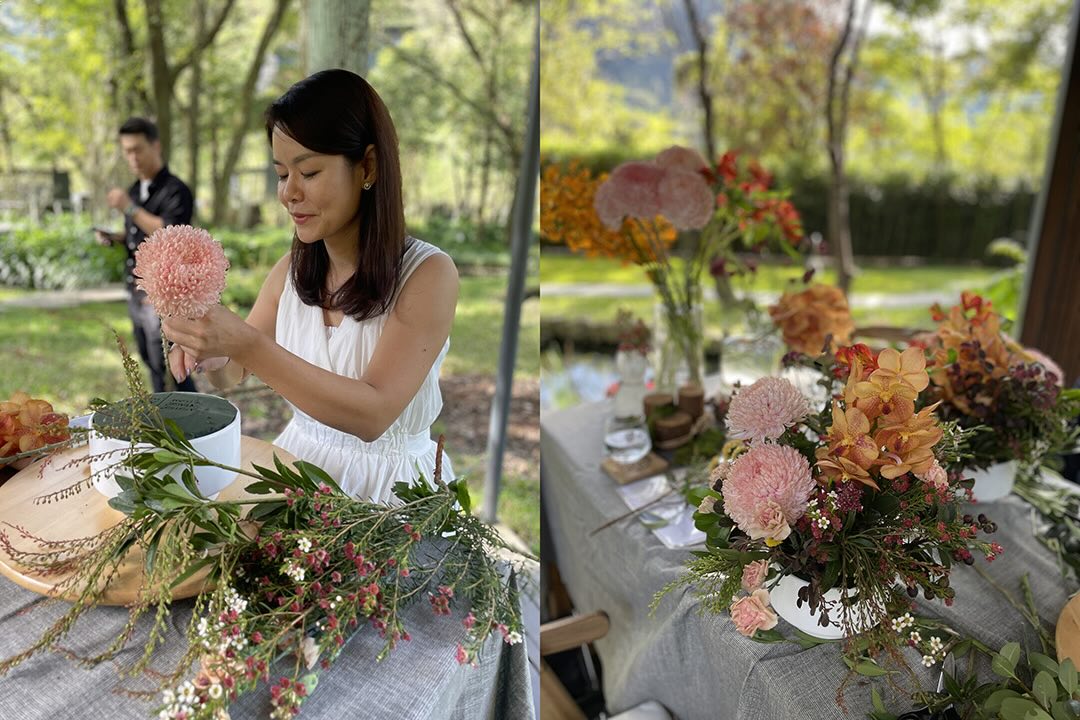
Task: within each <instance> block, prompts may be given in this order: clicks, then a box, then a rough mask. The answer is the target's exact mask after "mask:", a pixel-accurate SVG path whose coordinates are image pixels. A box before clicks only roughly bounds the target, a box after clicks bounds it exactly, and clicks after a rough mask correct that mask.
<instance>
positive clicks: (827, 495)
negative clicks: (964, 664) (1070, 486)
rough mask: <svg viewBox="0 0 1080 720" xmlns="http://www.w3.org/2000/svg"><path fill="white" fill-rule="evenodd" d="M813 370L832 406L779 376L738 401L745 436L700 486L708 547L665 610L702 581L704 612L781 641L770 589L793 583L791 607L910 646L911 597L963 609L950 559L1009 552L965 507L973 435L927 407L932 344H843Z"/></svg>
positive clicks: (699, 517) (731, 412)
mask: <svg viewBox="0 0 1080 720" xmlns="http://www.w3.org/2000/svg"><path fill="white" fill-rule="evenodd" d="M815 367H817V368H818V369H819V370H820V371H821V381H820V382H821V384H822V385H823V386H824V387H826V388H827V389H828V390H829V395H830V399H829V400H828V402H827V403H826V404H825V406H824V407H821V408H811V407H810V406H809V402H808V401H807V399H806V398H805V396H803V395H802V394H801V393H800V392H799V390H798V389H796V388H795V386H793V385H792V384H791V383H790V382H788V381H787V380H785V379H781V378H772V377H767V378H763V379H761V380H758V381H757V382H755V383H754V384H752V385H750V386H748V387H745V388H743V389H741V390H739V391H738V392H737V393H736V394H735V395H734V397H733V398H732V399H731V402H730V405H729V408H728V412H727V416H726V423H727V427H728V430H729V437H730V438H734V439H738V440H740V441H741V443H742V445H741V447H736V448H730V447H729V448H728V452H727V458H726V459H725V460H723V461H722V462H720V463H719V464H718V465H717V467H716V469H715V470H714V471H713V474H712V477H711V483H712V484H711V485H710V486H707V487H704V488H697V489H695V490H694V491H692V492H691V493H690V497H691V498H692V501H693V502H695V503H697V505H698V510H697V512H696V513H695V516H694V517H695V522H696V525H697V527H698V528H699V529H701V530H702V531H704V532H705V533H706V536H707V541H706V550H705V551H703V552H698V553H695V554H694V557H693V558H691V559H690V560H689V561H688V563H687V568H688V571H687V572H686V573H685V574H684V575H683V577H681V578H680V579H678V580H676V581H674V582H672V583H671V584H669V585H668V586H667V587H665V588H664V589H663V590H661V592H660V593H658V594H657V597H656V598H655V599H654V608H655V607H656V606H657V605H658V603H659V602H660V600H661V599H662V597H663V596H664V595H665V594H666V593H668V592H670V591H672V590H674V589H675V588H679V587H685V586H692V587H694V589H695V592H696V594H697V595H698V597H699V598H700V599H701V601H702V606H703V609H705V610H708V611H712V612H730V614H731V618H732V620H733V622H734V624H735V627H736V629H737V630H738V631H739V632H740V633H742V634H744V635H747V636H749V637H754V638H756V639H761V640H777V639H780V638H781V636H780V635H779V633H778V632H777V631H776V630H775V629H774V628H775V625H776V624H777V622H778V617H777V614H776V607H778V606H774V604H773V603H771V602H770V592H776V591H777V585H778V584H779V583H781V581H783V580H784V579H785V578H793V579H797V580H798V581H800V582H798V583H796V585H797V586H801V587H799V589H798V597H797V603H793V604H797V605H798V606H799V607H802V606H803V605H806V606H808V608H809V610H810V611H811V613H812V614H813V615H816V622H817V625H818V626H820V627H822V628H828V627H830V626H839V628H840V629H842V630H843V634H844V635H847V636H852V635H855V634H857V633H863V632H865V633H868V634H869V636H870V637H872V638H874V642H875V643H876V644H878V645H880V646H884V647H894V646H896V645H897V643H900V642H901V641H903V643H904V644H906V642H907V640H908V638H907V634H906V633H904V634H903V635H902V636H901V635H899V634H898V632H899V631H897V630H896V628H895V627H893V625H895V624H896V623H897V622H900V624H903V625H905V627H906V622H904V621H902V620H903V618H904V617H905V614H906V613H908V612H909V610H910V609H911V599H912V598H914V597H917V596H918V595H919V593H922V594H923V596H924V597H925V598H926V599H928V600H932V599H934V598H941V599H943V600H944V601H945V603H946V604H952V601H953V597H954V591H953V590H952V588H951V587H950V584H949V574H950V570H951V566H952V563H953V562H954V561H958V562H963V563H966V564H971V563H973V562H974V556H975V555H976V554H979V555H982V556H984V557H985V558H986V559H987V560H993V559H994V558H995V557H996V556H997V555H999V554H1000V553H1001V552H1002V548H1001V547H1000V546H999V545H997V544H996V543H991V542H987V541H985V540H983V539H980V538H979V537H978V534H979V533H980V532H982V533H990V532H993V531H994V530H996V526H994V524H993V523H992V522H991V521H990V520H989V519H988V518H986V517H985V516H983V515H980V516H979V517H978V518H973V517H971V516H969V515H964V514H963V513H962V512H961V510H960V504H961V502H962V501H963V500H965V499H966V498H967V496H968V488H970V485H971V481H969V480H962V479H961V477H960V476H959V475H958V474H956V473H949V472H947V471H946V469H945V468H947V467H950V466H951V465H952V463H953V462H954V461H955V459H956V456H957V454H958V453H959V451H960V450H959V447H960V444H961V442H962V440H963V432H962V431H960V430H958V429H957V427H956V425H955V423H942V422H940V421H939V419H938V418H937V416H936V415H935V411H936V409H937V406H936V405H928V406H926V407H923V408H922V409H921V410H918V411H916V403H917V400H918V398H919V395H920V393H921V392H922V391H923V390H924V389H925V388H926V387H927V386H928V384H929V377H928V374H927V372H926V361H925V357H924V355H923V351H922V350H920V349H918V348H909V349H907V350H905V351H904V352H903V353H901V352H898V351H896V350H893V349H885V350H882V351H881V352H880V353H877V354H874V353H872V352H870V351H869V349H868V348H865V346H861V347H857V348H853V349H848V348H845V349H841V351H840V352H838V353H837V355H836V356H824V357H823V358H821V359H819V360H817V361H816V365H815ZM789 585H790V584H789ZM902 629H903V628H901V630H902ZM800 637H801V638H803V639H806V638H807V636H805V635H802V636H800ZM811 640H812V639H811ZM931 657H936V656H935V655H934V654H931Z"/></svg>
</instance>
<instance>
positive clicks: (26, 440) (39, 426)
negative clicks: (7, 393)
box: [0, 391, 71, 465]
mask: <svg viewBox="0 0 1080 720" xmlns="http://www.w3.org/2000/svg"><path fill="white" fill-rule="evenodd" d="M67 425H68V416H67V415H65V414H63V413H58V412H55V411H54V410H53V406H52V405H51V404H50V403H49V402H47V401H45V400H41V399H37V398H32V397H30V395H29V394H27V393H25V392H21V391H20V392H16V393H14V394H13V395H12V396H11V397H10V398H8V399H7V400H5V401H3V402H0V465H4V464H7V463H9V462H10V463H14V462H18V461H20V460H29V459H30V458H31V457H32V456H33V455H34V454H36V453H37V452H38V451H40V450H41V449H42V448H43V447H45V446H47V445H52V444H54V443H60V442H63V441H65V440H67V439H69V438H70V437H71V432H70V431H69V430H68V426H67Z"/></svg>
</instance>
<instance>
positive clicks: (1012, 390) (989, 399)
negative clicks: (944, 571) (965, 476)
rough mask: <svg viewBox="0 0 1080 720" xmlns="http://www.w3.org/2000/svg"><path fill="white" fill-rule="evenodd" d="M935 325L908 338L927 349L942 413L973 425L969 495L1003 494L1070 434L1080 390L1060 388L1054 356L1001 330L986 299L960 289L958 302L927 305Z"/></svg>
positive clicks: (1067, 444) (1068, 443) (1067, 443)
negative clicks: (971, 491) (945, 305)
mask: <svg viewBox="0 0 1080 720" xmlns="http://www.w3.org/2000/svg"><path fill="white" fill-rule="evenodd" d="M931 313H932V315H933V318H934V320H935V321H936V322H938V323H939V325H938V328H937V330H936V331H935V332H934V333H933V334H930V335H924V336H921V337H919V338H916V341H915V343H916V344H917V345H919V346H921V347H925V348H927V349H928V350H929V352H930V354H931V362H930V380H931V383H932V393H933V396H934V398H936V399H940V401H941V403H942V404H941V413H942V416H943V417H945V418H948V419H953V420H956V422H957V423H959V425H960V426H961V427H964V428H976V427H978V426H982V427H983V430H982V431H981V432H976V433H973V434H972V436H971V437H970V439H969V440H968V443H967V450H968V452H967V455H968V458H967V459H966V461H965V463H964V465H965V466H966V467H965V469H967V470H969V471H975V473H974V474H975V477H976V484H975V488H974V491H975V495H976V497H977V498H978V499H980V500H993V499H996V498H998V497H1002V496H1004V495H1007V494H1008V493H1009V492H1010V490H1011V488H1012V485H1013V481H1014V478H1015V476H1016V474H1017V472H1018V471H1023V470H1026V469H1031V468H1034V467H1036V466H1038V465H1039V463H1040V462H1041V461H1042V459H1043V458H1044V457H1045V456H1046V455H1047V454H1048V453H1050V452H1053V451H1062V450H1067V449H1070V448H1071V447H1072V445H1073V444H1074V443H1075V440H1076V430H1075V429H1074V428H1073V427H1072V421H1073V420H1074V419H1075V418H1076V417H1077V415H1078V414H1080V391H1077V390H1065V389H1063V388H1062V381H1063V374H1062V372H1061V369H1060V368H1059V367H1058V366H1057V365H1056V364H1055V363H1054V361H1053V360H1051V359H1050V358H1048V357H1046V356H1045V355H1043V354H1042V353H1041V352H1039V351H1038V350H1035V349H1033V348H1026V347H1024V346H1023V345H1021V344H1020V343H1018V342H1017V341H1016V340H1014V339H1012V338H1011V337H1009V336H1008V335H1007V334H1006V333H1005V332H1004V331H1003V318H1001V317H1000V316H999V315H998V314H997V313H996V312H994V310H993V307H992V305H991V303H990V302H987V301H986V300H984V299H983V298H982V297H980V296H979V295H976V294H974V293H970V292H964V293H962V294H961V297H960V304H959V305H955V306H953V307H952V308H950V309H949V310H948V312H946V311H944V310H943V309H942V308H941V307H940V306H938V305H935V306H934V307H933V308H931Z"/></svg>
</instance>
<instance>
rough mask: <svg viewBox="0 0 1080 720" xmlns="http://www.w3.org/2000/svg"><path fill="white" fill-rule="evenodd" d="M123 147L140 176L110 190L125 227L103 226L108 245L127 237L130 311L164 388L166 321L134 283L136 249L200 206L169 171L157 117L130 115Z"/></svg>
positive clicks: (191, 387) (187, 219)
mask: <svg viewBox="0 0 1080 720" xmlns="http://www.w3.org/2000/svg"><path fill="white" fill-rule="evenodd" d="M120 147H121V148H122V150H123V152H124V158H125V159H126V160H127V163H128V167H130V168H131V171H132V172H133V173H134V174H135V177H136V180H135V183H134V184H132V186H131V187H130V188H128V189H127V190H122V189H120V188H113V189H112V190H110V191H109V193H108V195H107V196H106V199H105V200H106V202H107V203H108V204H109V207H111V208H114V209H116V210H119V211H120V212H122V213H124V232H123V233H122V234H121V233H104V232H100V231H99V232H98V233H97V239H98V242H100V243H102V244H104V245H113V244H116V243H121V242H122V243H124V247H125V248H126V249H127V254H128V257H127V264H126V267H125V273H124V275H125V280H126V281H127V289H128V316H129V317H130V318H131V324H132V329H133V330H134V332H135V343H136V345H138V347H139V355H140V356H141V357H142V359H143V362H145V363H146V364H147V365H148V366H149V368H150V378H151V381H152V382H153V386H154V392H161V391H163V390H164V389H165V372H166V370H165V358H164V356H163V355H162V352H161V324H160V320H159V318H158V316H157V314H156V313H155V312H154V308H153V306H152V305H150V303H149V302H147V300H146V293H144V292H142V291H141V290H137V289H136V288H135V277H134V275H133V274H132V273H133V271H134V269H135V250H136V249H138V247H139V245H140V244H141V243H142V241H143V240H145V239H146V236H147V235H150V234H151V233H153V232H154V231H155V230H157V229H159V228H162V227H165V226H166V225H188V224H190V223H191V215H192V212H193V211H194V208H195V200H194V198H193V197H192V195H191V190H190V189H189V188H188V186H187V185H185V184H184V182H183V181H182V180H180V178H178V177H176V176H175V175H173V174H172V173H170V172H169V167H168V165H166V164H165V163H164V161H163V160H162V156H161V142H160V141H159V140H158V129H157V126H156V125H154V123H152V122H150V121H149V120H145V119H143V118H131V119H130V120H128V121H127V122H125V123H124V124H123V125H121V126H120ZM176 389H177V390H182V391H187V392H195V383H193V382H192V381H191V378H190V377H188V378H185V379H184V382H182V383H179V385H178V386H177V388H176Z"/></svg>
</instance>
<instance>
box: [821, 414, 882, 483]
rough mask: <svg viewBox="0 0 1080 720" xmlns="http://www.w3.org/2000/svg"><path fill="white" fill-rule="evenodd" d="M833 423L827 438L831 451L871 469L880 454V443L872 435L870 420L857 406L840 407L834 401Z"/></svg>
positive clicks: (835, 454) (866, 468)
mask: <svg viewBox="0 0 1080 720" xmlns="http://www.w3.org/2000/svg"><path fill="white" fill-rule="evenodd" d="M832 415H833V424H832V425H830V426H829V433H828V435H827V437H826V439H827V440H828V442H829V451H830V452H831V454H832V455H834V456H836V457H842V458H847V459H848V460H850V461H852V462H853V463H855V464H856V465H858V466H859V467H861V468H862V469H863V470H869V469H870V466H871V465H873V464H874V461H875V460H877V456H878V447H879V445H877V444H875V443H874V439H873V438H872V437H870V421H869V420H868V419H867V417H866V415H865V414H864V413H863V411H862V410H860V409H859V408H857V407H852V408H848V409H847V410H846V411H845V410H842V409H841V408H840V403H838V402H836V401H835V400H834V401H833V405H832Z"/></svg>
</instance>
